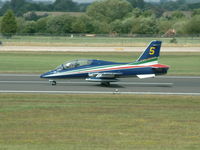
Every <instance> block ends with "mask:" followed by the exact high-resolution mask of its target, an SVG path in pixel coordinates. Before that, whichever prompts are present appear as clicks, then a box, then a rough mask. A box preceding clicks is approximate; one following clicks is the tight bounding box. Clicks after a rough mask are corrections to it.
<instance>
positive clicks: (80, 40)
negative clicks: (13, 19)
mask: <svg viewBox="0 0 200 150" xmlns="http://www.w3.org/2000/svg"><path fill="white" fill-rule="evenodd" d="M171 39H172V38H163V37H85V36H80V35H79V36H77V35H74V37H73V38H71V35H68V36H51V35H49V36H13V37H12V38H11V39H7V38H3V37H0V41H2V42H3V44H4V45H10V46H14V45H22V46H32V45H33V46H34V45H39V46H146V44H147V43H149V42H151V41H152V40H162V41H163V46H200V43H199V41H200V38H199V37H177V38H176V39H177V42H178V43H177V44H172V43H170V40H171Z"/></svg>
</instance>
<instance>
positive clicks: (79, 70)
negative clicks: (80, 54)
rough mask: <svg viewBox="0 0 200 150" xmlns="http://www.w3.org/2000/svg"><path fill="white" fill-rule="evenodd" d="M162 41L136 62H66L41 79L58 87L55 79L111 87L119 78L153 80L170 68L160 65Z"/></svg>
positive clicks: (150, 47) (153, 42) (153, 45)
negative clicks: (76, 80) (95, 83)
mask: <svg viewBox="0 0 200 150" xmlns="http://www.w3.org/2000/svg"><path fill="white" fill-rule="evenodd" d="M161 43H162V42H161V41H152V42H151V43H150V44H149V46H148V47H147V48H146V50H145V51H144V52H143V53H142V54H141V55H140V57H139V58H138V59H137V60H136V61H134V62H128V63H117V62H111V61H104V60H95V59H80V60H74V61H69V62H65V63H64V64H61V65H60V66H58V67H57V68H56V69H54V70H51V71H49V72H46V73H44V74H42V75H41V76H40V77H41V78H47V79H50V80H49V81H50V83H51V85H56V80H55V79H70V78H84V79H85V80H87V81H90V82H100V83H101V84H102V85H104V86H109V85H110V82H117V81H119V80H118V79H117V78H125V77H138V78H140V79H143V78H152V77H155V76H156V75H163V74H166V73H167V71H168V69H169V66H167V65H162V64H159V63H158V58H159V55H160V48H161Z"/></svg>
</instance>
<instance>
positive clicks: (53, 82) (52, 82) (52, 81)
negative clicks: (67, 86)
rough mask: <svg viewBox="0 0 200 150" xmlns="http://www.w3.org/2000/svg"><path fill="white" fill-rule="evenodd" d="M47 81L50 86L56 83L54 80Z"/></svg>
mask: <svg viewBox="0 0 200 150" xmlns="http://www.w3.org/2000/svg"><path fill="white" fill-rule="evenodd" d="M49 83H50V84H51V85H52V86H54V85H56V84H57V83H56V81H54V80H49Z"/></svg>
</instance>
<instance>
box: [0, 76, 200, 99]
mask: <svg viewBox="0 0 200 150" xmlns="http://www.w3.org/2000/svg"><path fill="white" fill-rule="evenodd" d="M0 93H53V94H165V95H199V96H200V76H196V77H193V76H158V77H156V78H150V79H138V78H125V79H120V81H119V82H115V83H112V84H111V86H110V87H103V86H101V85H100V84H99V83H94V82H87V81H85V80H84V79H65V80H57V85H56V86H51V85H50V84H49V82H48V80H44V79H40V78H39V75H34V74H0Z"/></svg>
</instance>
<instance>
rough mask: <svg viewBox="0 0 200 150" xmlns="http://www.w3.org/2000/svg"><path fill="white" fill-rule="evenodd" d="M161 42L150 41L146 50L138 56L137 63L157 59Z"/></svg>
mask: <svg viewBox="0 0 200 150" xmlns="http://www.w3.org/2000/svg"><path fill="white" fill-rule="evenodd" d="M161 43H162V42H161V41H152V42H151V43H150V44H149V46H148V47H147V48H146V50H145V51H144V52H143V53H142V54H141V55H140V57H139V58H138V59H137V61H143V60H146V59H151V58H158V57H159V55H160V47H161Z"/></svg>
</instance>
